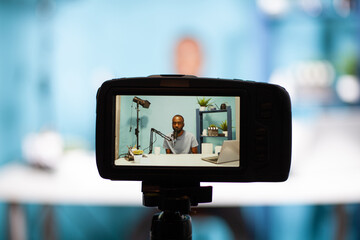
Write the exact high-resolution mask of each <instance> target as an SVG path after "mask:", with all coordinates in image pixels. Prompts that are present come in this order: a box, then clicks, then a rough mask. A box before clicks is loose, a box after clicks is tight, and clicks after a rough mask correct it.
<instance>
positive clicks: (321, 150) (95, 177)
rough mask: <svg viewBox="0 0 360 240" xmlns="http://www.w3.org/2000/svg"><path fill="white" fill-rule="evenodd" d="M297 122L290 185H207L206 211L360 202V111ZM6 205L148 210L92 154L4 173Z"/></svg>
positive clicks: (0, 182)
mask: <svg viewBox="0 0 360 240" xmlns="http://www.w3.org/2000/svg"><path fill="white" fill-rule="evenodd" d="M306 124H307V123H306V122H305V123H299V122H293V146H294V147H293V159H292V168H291V172H290V177H289V180H288V181H286V182H284V183H201V185H202V186H207V185H211V186H213V202H212V203H210V204H201V205H200V206H241V205H242V206H245V205H280V204H339V203H354V202H356V203H358V202H360V184H359V183H360V159H359V156H360V148H359V146H360V134H359V133H360V111H358V112H355V113H351V114H349V113H345V114H343V115H332V114H331V113H327V115H326V116H319V119H318V120H317V121H316V122H315V123H314V124H313V125H311V126H307V125H306ZM0 200H1V201H4V202H10V203H11V202H12V203H40V204H91V205H118V206H142V193H141V182H131V181H110V180H105V179H102V178H101V177H100V176H99V174H98V172H97V168H96V163H95V155H94V153H92V152H84V151H72V152H68V153H66V154H65V155H64V156H63V158H62V159H61V161H59V164H58V166H57V168H56V169H55V170H54V171H53V172H44V171H40V170H38V169H34V168H31V167H29V166H26V165H24V164H22V165H21V164H9V165H7V166H4V167H2V168H0Z"/></svg>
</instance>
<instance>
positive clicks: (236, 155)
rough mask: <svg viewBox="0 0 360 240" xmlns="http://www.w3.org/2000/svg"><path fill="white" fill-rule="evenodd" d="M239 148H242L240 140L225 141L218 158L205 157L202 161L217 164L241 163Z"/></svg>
mask: <svg viewBox="0 0 360 240" xmlns="http://www.w3.org/2000/svg"><path fill="white" fill-rule="evenodd" d="M239 148H240V142H239V140H225V141H224V142H223V144H222V147H221V150H220V153H219V155H218V156H210V157H203V158H201V159H202V160H204V161H207V162H211V163H215V164H220V163H226V162H234V161H239V160H240V149H239Z"/></svg>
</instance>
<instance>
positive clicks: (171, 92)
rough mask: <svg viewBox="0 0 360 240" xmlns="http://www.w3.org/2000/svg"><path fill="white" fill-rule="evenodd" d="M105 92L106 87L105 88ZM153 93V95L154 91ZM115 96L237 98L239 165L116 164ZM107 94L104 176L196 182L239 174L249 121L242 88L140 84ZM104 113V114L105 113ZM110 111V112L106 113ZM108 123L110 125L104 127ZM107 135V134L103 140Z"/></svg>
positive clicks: (117, 88) (243, 157)
mask: <svg viewBox="0 0 360 240" xmlns="http://www.w3.org/2000/svg"><path fill="white" fill-rule="evenodd" d="M105 91H106V90H105ZM154 93H156V94H154ZM117 95H154V96H155V95H156V96H225V97H240V105H239V107H240V109H239V111H240V139H239V140H240V149H241V150H240V161H241V163H240V166H239V167H226V168H225V167H224V168H220V167H203V166H201V167H200V166H195V167H182V166H177V167H171V166H122V165H115V161H114V159H115V144H114V143H115V115H116V112H115V107H116V96H117ZM104 96H105V97H106V99H105V101H104V106H102V107H103V109H104V110H106V111H105V112H104V114H105V118H104V119H102V121H103V131H104V132H102V136H103V138H102V139H103V142H104V144H103V146H102V148H103V156H102V161H104V163H103V166H102V167H104V169H103V170H104V171H105V174H106V175H107V177H106V178H110V179H114V180H116V179H117V180H146V179H154V178H159V179H161V178H168V177H169V176H171V178H181V177H186V176H191V177H194V176H195V178H196V180H199V181H218V180H220V179H221V180H223V181H226V178H224V175H225V176H229V177H231V176H239V175H241V173H242V171H243V170H244V169H245V168H246V166H247V162H246V155H247V148H246V147H245V146H244V144H245V139H246V136H247V132H246V126H247V125H248V123H247V122H246V119H245V118H243V116H246V110H247V98H246V91H245V90H242V89H236V88H235V89H234V88H232V89H221V90H219V88H218V89H214V88H206V86H205V87H204V88H168V87H163V88H153V87H150V88H147V87H144V88H139V87H112V88H110V89H107V92H106V93H104ZM106 113H107V115H106ZM109 113H111V114H109ZM105 126H111V127H105ZM106 136H110V139H111V140H110V141H109V138H107V139H106Z"/></svg>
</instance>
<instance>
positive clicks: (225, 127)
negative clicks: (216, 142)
mask: <svg viewBox="0 0 360 240" xmlns="http://www.w3.org/2000/svg"><path fill="white" fill-rule="evenodd" d="M227 128H228V125H227V121H226V120H225V121H223V122H221V123H220V125H219V129H221V130H223V131H227Z"/></svg>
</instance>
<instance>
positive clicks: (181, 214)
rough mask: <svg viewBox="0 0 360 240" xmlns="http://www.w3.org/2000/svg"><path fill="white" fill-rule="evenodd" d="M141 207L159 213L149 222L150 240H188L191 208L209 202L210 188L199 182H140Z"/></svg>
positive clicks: (210, 199)
mask: <svg viewBox="0 0 360 240" xmlns="http://www.w3.org/2000/svg"><path fill="white" fill-rule="evenodd" d="M142 192H143V205H144V206H146V207H158V208H159V210H161V211H162V212H160V213H157V214H155V215H154V216H153V218H152V224H151V232H150V236H151V239H152V240H158V239H159V240H160V239H178V240H180V239H192V227H191V217H190V216H189V213H190V209H191V206H197V205H198V204H199V203H206V202H211V201H212V187H211V186H207V187H201V186H200V182H181V183H180V182H168V181H163V182H148V181H144V182H142Z"/></svg>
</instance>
